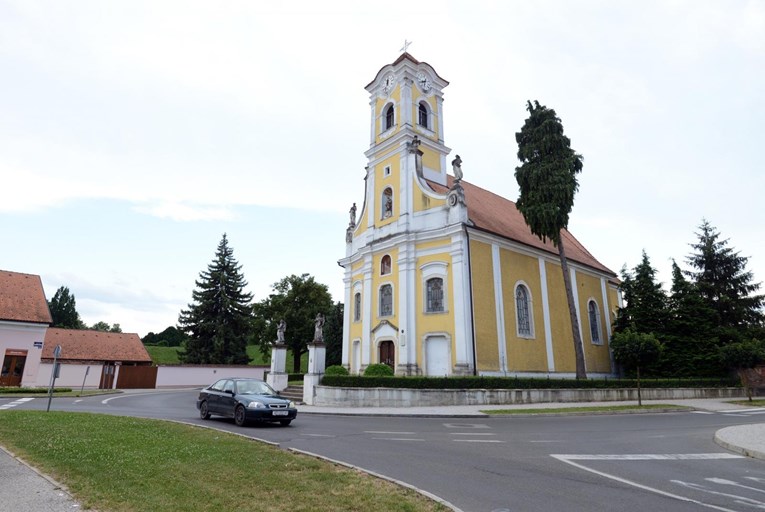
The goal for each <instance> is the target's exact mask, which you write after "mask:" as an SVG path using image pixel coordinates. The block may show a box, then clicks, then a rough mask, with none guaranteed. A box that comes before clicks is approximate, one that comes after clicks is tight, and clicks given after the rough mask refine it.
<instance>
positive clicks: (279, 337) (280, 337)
mask: <svg viewBox="0 0 765 512" xmlns="http://www.w3.org/2000/svg"><path fill="white" fill-rule="evenodd" d="M286 330H287V322H285V321H284V318H282V319H281V320H279V325H278V326H277V327H276V343H278V344H284V331H286Z"/></svg>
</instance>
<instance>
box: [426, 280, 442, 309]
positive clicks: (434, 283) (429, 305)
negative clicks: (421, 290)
mask: <svg viewBox="0 0 765 512" xmlns="http://www.w3.org/2000/svg"><path fill="white" fill-rule="evenodd" d="M425 288H426V301H425V311H426V312H427V313H442V312H443V311H444V280H443V279H441V278H440V277H433V278H431V279H428V280H427V281H426V283H425Z"/></svg>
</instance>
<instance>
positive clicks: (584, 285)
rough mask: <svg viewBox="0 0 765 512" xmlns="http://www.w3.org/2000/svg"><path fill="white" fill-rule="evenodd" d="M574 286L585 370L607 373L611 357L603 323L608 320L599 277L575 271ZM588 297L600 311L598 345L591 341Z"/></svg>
mask: <svg viewBox="0 0 765 512" xmlns="http://www.w3.org/2000/svg"><path fill="white" fill-rule="evenodd" d="M576 286H577V290H578V298H579V318H580V321H581V322H582V345H583V346H584V357H585V361H587V371H588V372H606V373H608V372H610V371H611V359H610V356H609V354H608V339H607V338H608V336H607V335H606V326H605V323H604V322H607V321H608V316H607V315H605V314H604V313H605V312H604V310H603V289H602V288H601V285H600V278H599V277H596V276H593V275H590V274H586V273H584V272H577V273H576ZM590 299H592V300H594V301H595V303H596V304H597V305H598V310H599V311H600V322H599V325H598V328H599V333H600V340H601V342H602V343H601V344H599V345H596V344H594V343H593V342H592V331H591V330H590V315H589V314H588V309H587V303H588V302H589V300H590Z"/></svg>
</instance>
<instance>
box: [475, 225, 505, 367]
mask: <svg viewBox="0 0 765 512" xmlns="http://www.w3.org/2000/svg"><path fill="white" fill-rule="evenodd" d="M470 272H471V279H472V284H473V325H474V328H475V344H476V366H477V370H478V371H497V370H498V369H499V349H498V347H497V339H498V336H497V320H496V307H495V304H496V303H495V301H494V275H493V270H492V256H491V245H489V244H486V243H483V242H478V241H475V240H471V241H470Z"/></svg>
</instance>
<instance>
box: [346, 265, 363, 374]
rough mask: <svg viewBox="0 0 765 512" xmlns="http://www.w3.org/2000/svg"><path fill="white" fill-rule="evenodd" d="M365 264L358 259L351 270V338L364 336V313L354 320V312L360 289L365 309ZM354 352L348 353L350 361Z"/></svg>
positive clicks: (349, 347)
mask: <svg viewBox="0 0 765 512" xmlns="http://www.w3.org/2000/svg"><path fill="white" fill-rule="evenodd" d="M363 266H364V262H363V261H358V262H357V263H355V264H354V265H352V266H351V272H352V278H351V301H350V304H347V305H346V307H347V308H350V315H349V317H348V318H350V324H349V325H348V326H347V328H348V336H349V339H351V340H354V339H359V338H361V337H362V334H363V332H364V326H363V318H364V315H363V314H362V315H361V316H360V318H361V319H360V320H359V321H358V322H354V321H353V314H354V310H353V308H354V305H355V301H354V300H353V296H354V295H355V294H356V292H357V291H358V292H359V293H361V311H362V312H363V311H364V285H363V283H364V274H363V273H362V272H361V269H362V267H363ZM357 282H361V283H362V285H361V287H360V288H359V289H358V290H354V288H353V285H354V283H357ZM348 350H351V346H350V345H349V346H348ZM351 355H352V354H348V357H349V359H348V360H349V361H350V357H351Z"/></svg>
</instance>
